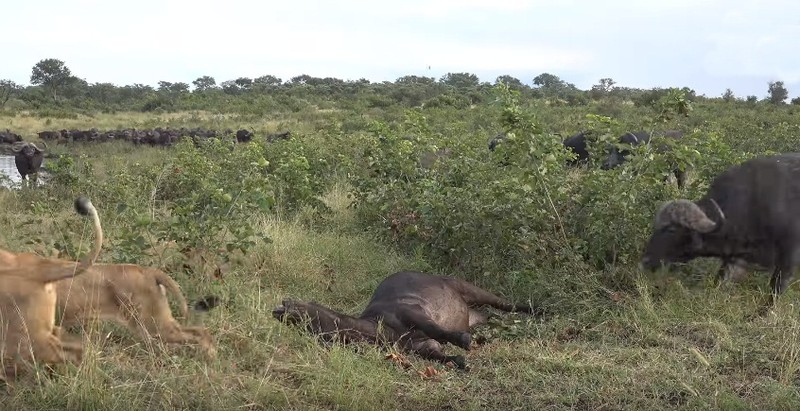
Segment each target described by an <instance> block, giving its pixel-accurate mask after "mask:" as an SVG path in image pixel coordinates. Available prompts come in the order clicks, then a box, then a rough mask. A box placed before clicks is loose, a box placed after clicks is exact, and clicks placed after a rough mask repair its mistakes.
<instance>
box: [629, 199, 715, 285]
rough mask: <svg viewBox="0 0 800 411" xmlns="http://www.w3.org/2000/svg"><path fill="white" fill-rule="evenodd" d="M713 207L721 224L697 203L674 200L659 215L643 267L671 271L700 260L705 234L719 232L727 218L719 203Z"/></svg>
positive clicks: (644, 255)
mask: <svg viewBox="0 0 800 411" xmlns="http://www.w3.org/2000/svg"><path fill="white" fill-rule="evenodd" d="M711 203H712V204H713V206H714V207H715V208H716V211H717V213H718V214H719V218H720V220H719V223H716V222H714V221H713V220H711V219H710V218H709V217H708V216H707V215H706V213H705V212H703V210H702V209H701V208H700V207H699V206H698V205H697V204H696V203H694V202H692V201H689V200H674V201H670V202H668V203H666V204H664V205H663V206H662V207H661V210H659V212H658V213H657V214H656V218H655V224H654V232H653V234H652V235H651V236H650V240H649V241H648V242H647V246H646V248H645V252H644V254H643V255H642V259H641V262H640V263H641V266H642V268H644V269H647V270H650V271H654V270H656V269H658V268H660V267H661V266H664V265H666V266H668V267H669V268H672V267H673V266H674V264H675V263H685V262H687V261H690V260H692V259H694V258H695V257H698V256H699V255H700V252H701V251H702V250H703V234H707V233H710V232H712V231H715V230H717V229H718V228H719V226H720V225H721V224H722V223H723V222H724V220H725V215H724V214H723V213H722V209H720V208H719V205H718V204H717V202H716V201H714V200H713V199H711Z"/></svg>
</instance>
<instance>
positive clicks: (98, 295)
mask: <svg viewBox="0 0 800 411" xmlns="http://www.w3.org/2000/svg"><path fill="white" fill-rule="evenodd" d="M56 291H57V295H58V309H59V311H60V312H61V313H60V316H59V317H60V318H61V327H62V329H67V328H69V327H72V326H75V325H83V326H86V325H87V324H88V323H89V322H90V321H91V320H93V319H99V320H106V321H115V322H117V323H120V324H122V325H124V326H126V327H127V328H128V329H129V330H130V331H131V332H132V333H134V334H136V335H138V336H140V337H141V338H142V339H143V340H145V341H150V338H151V337H159V338H160V339H161V340H162V341H164V342H165V343H168V344H190V345H198V346H199V347H200V348H201V349H202V350H203V351H204V352H205V354H206V355H208V357H210V358H213V357H215V354H216V349H215V348H214V344H213V341H212V338H211V334H210V333H209V331H208V329H207V328H205V327H187V326H181V325H180V324H179V323H178V322H177V321H176V320H175V318H174V317H173V316H172V313H171V311H170V307H169V302H168V300H167V292H169V293H171V294H172V295H173V296H175V298H176V299H177V300H178V304H179V305H180V311H181V315H182V316H183V318H184V319H186V318H187V314H188V306H187V304H186V298H185V297H184V296H183V293H182V292H181V288H180V286H179V285H178V283H177V282H175V280H173V279H172V278H170V277H169V276H168V275H167V274H166V273H164V272H163V271H161V270H159V269H157V268H152V267H142V266H139V265H135V264H95V265H94V266H93V267H92V269H91V270H89V271H88V272H87V273H86V274H85V275H82V276H80V277H74V278H67V279H64V280H62V281H59V282H58V283H56Z"/></svg>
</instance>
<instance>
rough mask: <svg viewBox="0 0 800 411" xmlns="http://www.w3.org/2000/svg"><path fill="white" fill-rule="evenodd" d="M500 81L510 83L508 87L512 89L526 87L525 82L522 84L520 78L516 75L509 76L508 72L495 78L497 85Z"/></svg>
mask: <svg viewBox="0 0 800 411" xmlns="http://www.w3.org/2000/svg"><path fill="white" fill-rule="evenodd" d="M500 83H505V84H508V87H509V88H510V89H512V90H517V91H519V90H522V89H524V88H526V87H525V84H522V81H520V79H518V78H516V77H512V76H509V75H508V74H505V75H502V76H499V77H497V79H495V81H494V84H495V85H497V84H500Z"/></svg>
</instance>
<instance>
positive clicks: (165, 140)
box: [37, 127, 291, 147]
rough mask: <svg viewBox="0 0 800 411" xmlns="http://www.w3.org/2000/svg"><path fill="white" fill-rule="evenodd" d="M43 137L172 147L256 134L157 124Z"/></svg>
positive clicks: (274, 136) (271, 137)
mask: <svg viewBox="0 0 800 411" xmlns="http://www.w3.org/2000/svg"><path fill="white" fill-rule="evenodd" d="M37 134H38V136H39V138H40V139H42V140H43V141H55V142H56V143H60V144H63V143H70V142H105V141H115V140H122V141H128V142H131V143H133V144H137V145H138V144H147V145H150V146H166V147H169V146H172V145H174V144H175V143H177V142H178V141H179V140H180V139H182V138H184V137H188V138H191V139H192V140H193V141H194V142H195V143H198V142H199V141H201V140H203V139H208V138H219V137H224V136H235V137H236V141H237V142H240V143H246V142H248V141H251V140H252V139H253V137H254V136H255V133H253V132H252V131H250V130H245V129H240V130H237V131H236V132H235V133H234V131H233V130H231V129H226V130H224V131H221V132H220V131H217V130H209V129H205V128H202V127H196V128H186V127H181V128H172V127H156V128H153V129H138V130H137V129H136V128H125V129H117V130H107V131H99V130H98V129H96V128H92V129H89V130H66V129H65V130H59V131H54V130H48V131H40V132H39V133H37ZM290 137H291V132H289V131H285V132H282V133H269V134H266V135H265V136H264V139H265V140H266V141H267V142H270V143H271V142H275V141H277V140H288V139H289V138H290Z"/></svg>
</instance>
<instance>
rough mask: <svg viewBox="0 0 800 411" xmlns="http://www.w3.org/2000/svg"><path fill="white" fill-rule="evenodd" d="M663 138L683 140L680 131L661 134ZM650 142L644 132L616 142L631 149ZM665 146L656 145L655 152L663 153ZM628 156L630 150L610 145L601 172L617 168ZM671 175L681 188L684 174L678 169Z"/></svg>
mask: <svg viewBox="0 0 800 411" xmlns="http://www.w3.org/2000/svg"><path fill="white" fill-rule="evenodd" d="M663 137H664V138H670V139H674V140H679V139H681V138H683V132H682V131H680V130H667V131H665V132H664V134H663ZM650 140H651V135H650V133H648V132H646V131H636V132H633V133H630V132H629V133H625V134H623V135H622V136H620V137H619V139H618V140H617V141H618V142H619V143H622V144H629V145H631V146H632V147H636V146H639V145H641V144H647V143H649V142H650ZM667 147H668V146H667V145H666V144H658V145H656V147H655V150H656V151H657V152H664V151H666V150H667V149H668V148H667ZM628 155H630V150H627V149H621V150H620V149H619V148H617V147H616V145H611V146H609V148H608V156H607V157H606V160H605V161H604V162H603V164H602V165H601V166H600V168H601V169H603V170H609V169H612V168H614V167H617V166H619V165H621V164H623V163H624V162H625V161H626V160H627V156H628ZM672 172H673V174H675V178H676V179H677V183H678V187H683V185H684V184H685V181H686V173H685V172H684V171H683V170H681V169H680V168H678V167H675V169H673V170H672Z"/></svg>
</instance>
